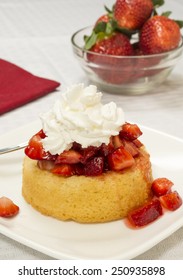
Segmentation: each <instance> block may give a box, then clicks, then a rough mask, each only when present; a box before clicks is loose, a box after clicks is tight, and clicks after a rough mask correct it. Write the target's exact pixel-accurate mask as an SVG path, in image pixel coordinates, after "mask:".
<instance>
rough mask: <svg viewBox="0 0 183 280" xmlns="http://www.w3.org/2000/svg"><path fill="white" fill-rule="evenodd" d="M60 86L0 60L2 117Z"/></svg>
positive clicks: (0, 106)
mask: <svg viewBox="0 0 183 280" xmlns="http://www.w3.org/2000/svg"><path fill="white" fill-rule="evenodd" d="M59 85H60V83H58V82H56V81H53V80H49V79H45V78H41V77H37V76H35V75H33V74H31V73H30V72H28V71H26V70H24V69H22V68H20V67H19V66H16V65H15V64H12V63H10V62H8V61H5V60H3V59H0V115H1V114H4V113H6V112H8V111H10V110H12V109H15V108H17V107H19V106H22V105H24V104H26V103H28V102H30V101H33V100H34V99H37V98H39V97H41V96H44V95H46V94H48V93H50V92H52V91H54V90H55V89H56V88H57V87H58V86H59Z"/></svg>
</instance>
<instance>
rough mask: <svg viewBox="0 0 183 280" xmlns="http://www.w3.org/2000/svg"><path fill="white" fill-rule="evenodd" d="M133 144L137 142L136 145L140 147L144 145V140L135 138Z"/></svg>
mask: <svg viewBox="0 0 183 280" xmlns="http://www.w3.org/2000/svg"><path fill="white" fill-rule="evenodd" d="M133 144H135V146H136V147H137V148H140V147H142V146H143V144H142V142H140V140H139V139H135V140H133Z"/></svg>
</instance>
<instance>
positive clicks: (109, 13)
mask: <svg viewBox="0 0 183 280" xmlns="http://www.w3.org/2000/svg"><path fill="white" fill-rule="evenodd" d="M104 8H105V10H106V12H107V13H108V15H109V16H112V15H113V7H112V10H110V9H109V8H108V7H107V6H106V5H104Z"/></svg>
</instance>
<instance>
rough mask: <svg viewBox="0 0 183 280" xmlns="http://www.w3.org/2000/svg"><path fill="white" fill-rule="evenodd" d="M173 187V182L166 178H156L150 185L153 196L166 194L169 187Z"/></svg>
mask: <svg viewBox="0 0 183 280" xmlns="http://www.w3.org/2000/svg"><path fill="white" fill-rule="evenodd" d="M172 186H173V182H172V181H170V180H169V179H167V178H157V179H155V180H154V181H153V183H152V187H151V188H152V191H153V193H154V195H156V196H158V197H159V196H161V195H165V194H167V193H168V192H169V191H170V189H171V187H172Z"/></svg>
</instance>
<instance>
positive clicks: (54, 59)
mask: <svg viewBox="0 0 183 280" xmlns="http://www.w3.org/2000/svg"><path fill="white" fill-rule="evenodd" d="M165 2H166V6H165V7H166V9H165V8H164V10H172V12H173V13H172V17H173V18H175V19H181V18H182V15H183V2H182V0H176V1H171V0H166V1H165ZM113 3H114V1H110V0H105V1H102V2H101V1H99V0H98V1H97V0H92V1H91V0H77V1H74V0H67V1H64V0H31V1H29V0H0V18H1V24H0V58H2V59H5V60H8V61H11V62H13V63H15V64H17V65H19V66H21V67H23V68H25V69H26V70H28V71H30V72H32V73H33V74H35V75H39V76H42V77H46V78H50V79H54V80H57V81H59V82H61V83H62V86H61V87H60V89H59V90H58V91H56V92H55V93H51V94H49V95H47V96H45V97H43V98H40V99H38V100H36V101H34V102H31V103H29V104H27V105H25V106H22V107H20V108H18V109H16V110H13V111H11V112H9V113H6V114H4V115H2V116H1V117H0V136H1V135H3V134H4V133H6V132H8V131H10V130H12V129H16V128H17V127H20V126H22V125H25V124H27V123H29V122H32V121H34V120H37V119H38V116H39V113H40V112H44V111H46V110H47V109H48V108H49V107H50V105H51V104H52V103H53V102H54V101H55V99H57V97H58V96H59V95H60V93H61V91H62V90H64V89H65V88H66V87H67V86H69V85H71V84H73V83H78V82H84V83H85V84H88V80H87V79H86V77H85V74H84V73H83V71H82V70H81V69H80V66H79V65H78V62H77V61H76V60H75V58H74V56H73V53H72V48H71V43H70V37H71V35H72V33H73V32H75V31H76V30H78V29H80V28H82V27H84V26H88V25H91V24H93V23H94V22H95V20H96V18H97V17H99V16H100V15H101V14H103V12H104V9H103V4H106V5H107V6H109V7H111V6H112V4H113ZM182 69H183V58H182V59H181V60H180V61H179V64H178V65H177V66H176V68H175V70H174V71H173V73H172V74H171V76H170V77H169V78H168V79H167V81H166V82H165V83H164V84H163V85H161V86H159V87H158V88H157V89H156V90H155V91H154V92H151V93H148V94H145V95H139V96H125V95H120V96H119V95H115V94H109V93H105V94H104V96H103V100H104V102H109V101H111V100H114V101H115V102H116V103H117V104H118V105H119V106H122V108H123V109H124V111H125V114H126V119H127V120H134V121H135V122H136V123H140V124H143V125H145V126H148V127H151V128H154V129H157V130H161V131H163V132H166V133H168V134H172V135H175V136H177V137H179V138H183V121H182V120H183V70H182ZM0 259H51V257H49V256H46V255H43V254H42V253H40V252H37V251H35V250H33V249H30V248H28V247H26V246H24V245H22V244H19V243H18V242H16V241H13V240H11V239H9V238H7V237H6V236H4V235H2V234H0ZM136 259H156V260H158V259H183V228H181V229H179V230H178V231H177V232H175V233H174V234H172V235H171V236H170V237H168V238H167V239H165V240H163V241H161V242H160V243H159V244H158V245H156V246H155V247H153V248H152V249H151V250H149V251H147V252H145V253H144V254H142V255H140V256H138V257H136Z"/></svg>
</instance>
